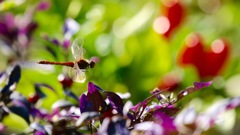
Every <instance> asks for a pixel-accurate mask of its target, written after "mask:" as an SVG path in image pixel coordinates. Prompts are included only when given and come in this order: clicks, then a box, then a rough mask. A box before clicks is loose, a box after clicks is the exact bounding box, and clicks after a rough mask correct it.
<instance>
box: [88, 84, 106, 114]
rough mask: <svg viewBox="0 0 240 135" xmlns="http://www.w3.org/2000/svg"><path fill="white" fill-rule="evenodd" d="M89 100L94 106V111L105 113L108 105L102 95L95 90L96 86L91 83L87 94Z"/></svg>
mask: <svg viewBox="0 0 240 135" xmlns="http://www.w3.org/2000/svg"><path fill="white" fill-rule="evenodd" d="M87 98H88V100H89V101H90V102H91V103H92V104H93V110H92V111H96V112H101V113H102V112H104V110H105V109H106V107H107V105H106V102H105V101H104V99H103V97H102V95H101V93H100V92H99V91H98V90H97V89H96V88H95V85H94V84H93V83H91V82H89V83H88V93H87Z"/></svg>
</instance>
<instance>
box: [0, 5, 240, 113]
mask: <svg viewBox="0 0 240 135" xmlns="http://www.w3.org/2000/svg"><path fill="white" fill-rule="evenodd" d="M45 2H49V3H50V8H49V9H47V10H45V11H37V12H35V13H34V15H33V20H34V21H35V22H37V24H38V28H37V29H36V31H35V32H34V35H33V38H32V42H31V44H30V45H31V46H30V48H29V49H28V53H27V58H26V59H24V61H27V62H29V63H31V64H30V65H31V66H25V68H23V72H22V78H21V80H20V83H19V85H18V91H20V92H21V93H23V94H24V95H26V96H28V95H29V94H30V93H33V92H34V87H33V84H34V83H46V84H49V85H51V86H52V87H53V88H54V89H56V91H58V95H55V94H53V93H52V92H49V91H47V90H46V92H47V94H49V95H50V96H51V98H48V99H46V101H44V103H43V106H45V107H46V108H48V109H49V108H50V107H51V106H49V103H52V102H54V101H55V100H57V99H58V98H59V97H64V94H63V92H62V88H61V84H60V83H59V82H58V80H57V77H58V75H59V74H61V73H66V72H67V70H66V69H65V68H63V67H61V66H53V67H49V66H48V68H46V67H45V66H40V65H38V64H36V63H37V62H38V61H40V60H49V61H66V60H69V61H71V60H72V59H71V55H72V54H71V52H70V50H64V49H63V48H60V47H56V46H54V45H52V44H50V43H49V42H46V41H45V40H44V39H43V35H48V36H49V37H51V38H57V39H60V40H62V39H63V23H64V21H65V20H66V19H67V18H73V19H74V20H75V21H77V22H78V23H79V24H80V30H79V32H78V33H77V34H76V35H74V37H73V39H74V38H77V37H83V38H84V40H85V42H84V46H83V47H84V48H85V50H86V53H85V58H91V57H92V56H97V57H99V62H98V63H97V64H96V67H95V68H93V69H89V70H87V71H86V75H87V80H86V82H85V83H83V84H79V83H74V85H73V87H72V88H71V89H72V90H73V91H74V93H76V94H78V95H80V94H81V93H83V92H85V91H86V90H87V82H88V81H92V82H94V83H96V84H97V85H99V86H100V87H101V88H103V89H105V90H110V91H115V92H120V93H125V92H130V93H131V98H130V99H131V100H132V101H133V102H134V103H137V102H139V101H141V100H143V99H144V98H146V97H148V95H150V94H149V92H150V91H151V90H152V89H154V88H155V87H157V86H159V83H160V82H161V81H162V80H163V78H164V76H166V75H169V74H171V75H173V76H175V77H176V78H177V79H178V90H182V89H184V88H186V87H187V86H190V85H192V83H193V82H195V81H203V80H202V79H201V78H200V77H199V76H198V74H197V72H196V69H195V68H194V66H191V65H189V66H186V67H181V66H180V65H179V64H178V63H177V59H178V55H179V52H180V51H181V50H182V48H183V45H184V41H185V38H186V37H187V35H189V34H190V33H192V32H197V33H200V34H201V35H202V38H203V42H204V43H205V47H206V48H207V47H209V46H210V44H211V43H212V42H213V41H214V40H215V39H218V38H222V37H223V38H225V39H227V40H228V42H229V43H230V49H231V50H230V55H229V59H228V62H227V64H226V65H225V67H224V68H223V69H222V70H221V73H220V74H219V75H218V76H214V77H210V78H207V79H205V80H204V81H209V80H213V85H212V86H211V87H210V88H207V89H204V90H202V91H200V92H196V93H194V94H193V96H189V98H187V99H186V101H188V100H190V101H191V102H190V104H191V103H193V104H194V103H196V104H198V105H199V107H198V108H204V106H208V105H209V104H211V103H212V102H214V101H216V100H219V99H221V98H225V97H233V96H239V95H240V92H239V88H240V83H239V82H240V53H239V52H240V45H239V41H240V38H239V36H240V27H239V26H240V17H239V12H240V8H239V7H240V1H238V0H212V1H209V0H182V1H180V2H181V4H182V5H183V8H184V10H185V15H184V19H183V21H182V22H181V24H180V25H179V26H178V27H177V28H176V29H175V30H174V32H173V33H172V34H171V38H169V39H167V38H166V37H164V36H163V35H161V34H158V33H157V32H156V31H155V30H154V27H153V24H154V21H155V20H156V19H157V18H158V17H159V16H161V15H163V14H164V13H163V12H162V10H163V9H162V8H164V6H163V2H162V1H159V0H141V1H139V0H101V1H99V0H91V1H89V0H69V1H67V0H65V1H63V0H60V1H59V0H51V1H45ZM38 3H39V1H35V0H5V1H3V2H2V3H1V4H0V15H4V14H5V13H10V12H11V13H13V14H14V15H24V14H25V13H26V12H27V9H31V8H34V7H35V6H36V5H37V4H38ZM3 46H4V45H1V52H0V58H1V60H0V71H3V70H5V69H6V68H7V67H8V64H7V63H8V61H9V58H12V57H15V56H14V54H12V53H6V51H5V49H4V48H5V47H3ZM46 46H50V47H51V48H53V49H54V50H55V52H56V57H53V55H52V54H51V53H49V52H48V51H47V50H46ZM10 51H11V50H10ZM66 52H68V53H69V54H67V53H66ZM66 54H67V55H66ZM66 56H67V57H66ZM209 68H211V67H209ZM234 114H235V113H234ZM231 115H232V114H231Z"/></svg>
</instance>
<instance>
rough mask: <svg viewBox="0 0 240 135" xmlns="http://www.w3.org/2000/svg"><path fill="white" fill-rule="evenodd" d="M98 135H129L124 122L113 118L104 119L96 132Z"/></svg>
mask: <svg viewBox="0 0 240 135" xmlns="http://www.w3.org/2000/svg"><path fill="white" fill-rule="evenodd" d="M98 134H100V135H105V134H107V135H130V133H129V130H128V129H127V128H126V120H124V119H122V118H121V117H117V116H114V118H113V119H110V118H105V119H104V120H103V123H102V126H101V127H100V128H99V130H98Z"/></svg>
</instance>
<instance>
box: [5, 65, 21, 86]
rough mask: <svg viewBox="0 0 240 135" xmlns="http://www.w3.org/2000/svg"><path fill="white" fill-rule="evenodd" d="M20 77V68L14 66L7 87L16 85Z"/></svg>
mask: <svg viewBox="0 0 240 135" xmlns="http://www.w3.org/2000/svg"><path fill="white" fill-rule="evenodd" d="M20 77H21V68H20V66H19V65H16V66H15V67H14V68H13V70H12V72H11V74H10V76H9V81H8V85H9V86H11V85H13V84H14V83H18V81H19V80H20Z"/></svg>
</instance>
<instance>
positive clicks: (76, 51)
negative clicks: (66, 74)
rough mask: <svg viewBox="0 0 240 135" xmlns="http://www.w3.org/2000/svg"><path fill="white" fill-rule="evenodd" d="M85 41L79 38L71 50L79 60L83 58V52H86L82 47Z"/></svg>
mask: <svg viewBox="0 0 240 135" xmlns="http://www.w3.org/2000/svg"><path fill="white" fill-rule="evenodd" d="M83 43H84V40H83V38H77V39H75V40H74V41H73V43H72V46H71V50H72V54H73V57H74V58H75V60H79V59H81V58H83V54H84V49H83V47H82V46H83Z"/></svg>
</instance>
